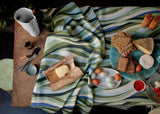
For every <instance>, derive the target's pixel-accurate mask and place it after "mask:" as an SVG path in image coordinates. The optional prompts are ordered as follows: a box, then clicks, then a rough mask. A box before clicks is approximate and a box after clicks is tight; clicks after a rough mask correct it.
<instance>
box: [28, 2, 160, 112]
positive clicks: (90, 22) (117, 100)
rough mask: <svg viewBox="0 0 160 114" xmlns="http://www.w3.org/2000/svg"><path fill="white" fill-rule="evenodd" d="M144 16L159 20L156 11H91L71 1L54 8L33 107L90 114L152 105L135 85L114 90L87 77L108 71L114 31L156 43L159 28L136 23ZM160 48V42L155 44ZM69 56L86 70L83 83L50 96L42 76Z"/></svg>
mask: <svg viewBox="0 0 160 114" xmlns="http://www.w3.org/2000/svg"><path fill="white" fill-rule="evenodd" d="M147 13H152V14H153V15H154V16H156V15H159V16H160V9H159V8H156V7H106V8H102V7H90V6H85V7H81V8H79V7H78V6H77V5H76V4H75V3H73V2H71V3H69V4H67V5H66V6H64V7H63V8H59V9H57V10H56V13H54V15H52V21H51V23H50V26H52V27H51V28H48V29H50V30H51V31H54V33H52V34H50V35H48V36H47V39H46V43H45V48H44V52H43V59H42V61H41V65H40V71H39V74H38V77H37V82H36V84H35V87H34V90H33V95H32V100H31V106H32V107H38V108H42V109H43V110H45V111H47V112H49V113H56V112H57V111H60V110H61V111H62V112H63V113H71V112H72V111H73V108H74V107H75V106H76V107H78V109H79V110H80V111H81V112H82V113H89V112H90V110H91V108H92V106H94V105H103V106H111V107H116V106H119V108H128V107H131V106H134V105H146V104H153V105H156V104H155V103H154V102H152V101H151V100H150V99H148V97H147V96H146V93H145V92H140V93H137V92H136V91H135V90H134V89H133V87H132V86H133V82H134V80H132V81H128V80H126V79H123V80H122V83H121V85H120V86H119V87H118V88H116V89H111V90H106V89H103V88H99V87H93V86H92V84H91V77H92V75H94V73H93V71H94V69H95V68H97V67H99V66H103V67H109V68H110V67H111V64H110V58H109V51H110V39H111V36H112V35H113V34H115V33H117V32H118V31H120V30H121V31H124V32H127V33H130V32H139V33H142V34H144V35H146V36H152V37H154V39H156V40H159V38H160V35H159V33H160V26H158V27H157V28H156V29H154V30H153V31H149V30H148V29H142V28H141V26H140V24H141V22H142V20H143V18H144V16H145V15H146V14H147ZM157 45H158V46H159V44H157ZM69 55H73V56H74V60H75V64H76V66H78V67H80V68H81V69H82V71H83V72H84V75H83V76H82V78H81V79H79V80H77V81H75V82H74V83H72V84H70V85H68V86H66V87H64V88H62V89H60V90H57V91H55V92H52V91H51V89H50V86H49V81H48V79H47V78H46V76H44V75H43V74H42V71H43V70H46V69H48V68H49V67H51V66H52V65H54V64H56V63H57V62H59V61H60V60H62V59H63V58H65V57H67V56H69Z"/></svg>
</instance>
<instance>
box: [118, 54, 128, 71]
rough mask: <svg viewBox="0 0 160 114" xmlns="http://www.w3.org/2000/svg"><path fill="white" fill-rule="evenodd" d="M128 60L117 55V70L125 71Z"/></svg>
mask: <svg viewBox="0 0 160 114" xmlns="http://www.w3.org/2000/svg"><path fill="white" fill-rule="evenodd" d="M128 61H129V59H128V58H125V57H119V60H118V64H117V68H116V69H117V70H119V71H123V72H125V71H126V70H127V65H128Z"/></svg>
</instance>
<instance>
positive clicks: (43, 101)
mask: <svg viewBox="0 0 160 114" xmlns="http://www.w3.org/2000/svg"><path fill="white" fill-rule="evenodd" d="M32 103H46V104H49V105H52V106H56V107H58V108H62V107H63V105H59V104H58V103H54V102H52V101H50V100H39V99H38V100H33V99H32Z"/></svg>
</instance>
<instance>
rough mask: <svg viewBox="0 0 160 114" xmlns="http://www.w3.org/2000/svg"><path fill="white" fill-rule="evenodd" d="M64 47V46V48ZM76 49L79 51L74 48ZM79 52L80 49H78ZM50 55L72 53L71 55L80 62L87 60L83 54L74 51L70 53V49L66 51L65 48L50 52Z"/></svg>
mask: <svg viewBox="0 0 160 114" xmlns="http://www.w3.org/2000/svg"><path fill="white" fill-rule="evenodd" d="M65 49H66V48H65ZM76 51H79V50H78V49H76ZM80 52H81V51H80ZM51 54H52V55H54V54H56V55H60V56H65V57H67V56H69V55H72V56H73V57H75V58H74V59H75V60H76V61H78V62H81V63H86V62H88V58H85V57H83V56H80V55H77V54H75V53H72V52H70V51H66V50H61V51H58V52H52V53H51Z"/></svg>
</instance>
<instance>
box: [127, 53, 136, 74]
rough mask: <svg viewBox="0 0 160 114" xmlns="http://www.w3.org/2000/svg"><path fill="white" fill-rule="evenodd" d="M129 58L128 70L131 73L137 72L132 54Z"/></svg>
mask: <svg viewBox="0 0 160 114" xmlns="http://www.w3.org/2000/svg"><path fill="white" fill-rule="evenodd" d="M128 58H129V62H128V66H127V70H126V72H127V73H129V74H134V73H135V64H134V61H133V59H132V57H131V56H129V57H128Z"/></svg>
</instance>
